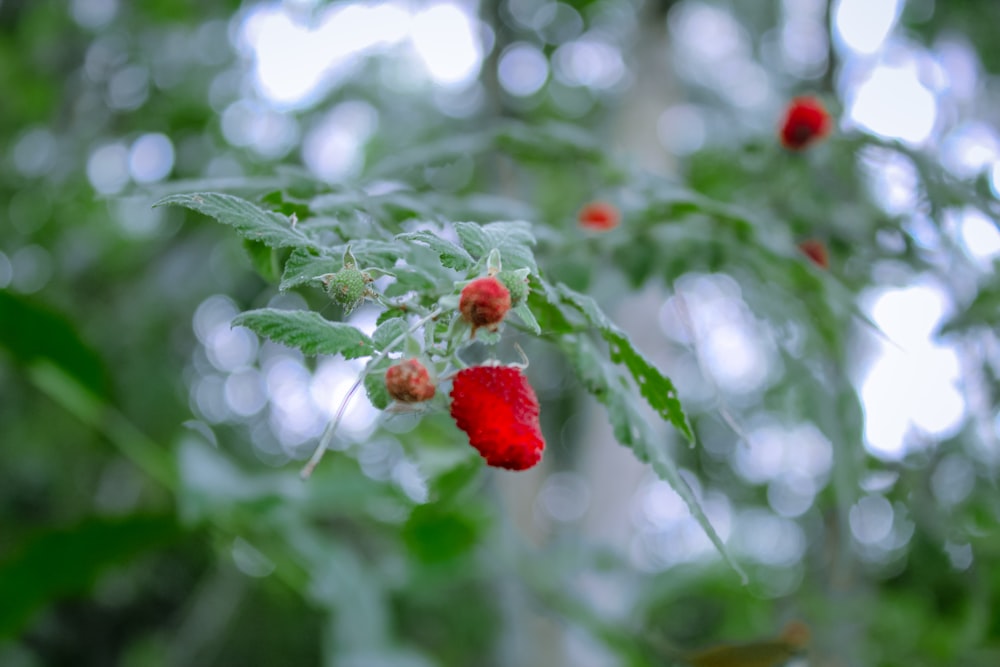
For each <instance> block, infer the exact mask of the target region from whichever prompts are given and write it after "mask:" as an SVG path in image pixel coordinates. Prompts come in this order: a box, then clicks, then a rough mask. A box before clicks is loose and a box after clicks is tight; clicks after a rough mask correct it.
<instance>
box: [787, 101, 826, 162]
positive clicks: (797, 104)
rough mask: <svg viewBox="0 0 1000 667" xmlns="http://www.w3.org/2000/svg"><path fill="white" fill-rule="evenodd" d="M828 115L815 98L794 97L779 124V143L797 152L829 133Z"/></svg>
mask: <svg viewBox="0 0 1000 667" xmlns="http://www.w3.org/2000/svg"><path fill="white" fill-rule="evenodd" d="M830 128H831V121H830V114H829V113H827V111H826V109H825V108H824V107H823V103H822V102H820V101H819V100H818V99H816V98H815V97H796V98H795V99H793V100H792V101H791V103H789V105H788V110H787V111H786V112H785V120H784V121H783V122H782V124H781V143H782V144H783V145H784V146H785V148H788V149H791V150H799V149H802V148H805V147H806V146H808V145H809V144H811V143H812V142H814V141H816V140H817V139H821V138H823V137H825V136H826V135H827V134H829V133H830Z"/></svg>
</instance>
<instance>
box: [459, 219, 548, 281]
mask: <svg viewBox="0 0 1000 667" xmlns="http://www.w3.org/2000/svg"><path fill="white" fill-rule="evenodd" d="M455 231H456V232H457V233H458V238H459V239H460V240H461V241H462V245H463V246H464V247H465V249H466V250H468V251H469V254H470V255H472V256H473V257H474V258H476V259H477V260H478V259H480V258H483V257H485V256H487V255H488V254H489V253H490V251H491V250H493V249H496V250H499V251H500V257H501V259H502V261H503V267H504V269H506V270H508V271H513V270H514V269H523V268H529V269H531V271H532V273H537V272H538V266H537V265H536V264H535V255H534V253H533V252H532V251H531V246H533V245H534V244H535V237H534V235H533V234H532V233H531V225H530V224H528V223H527V222H524V221H522V220H518V221H511V222H490V223H488V224H485V225H479V224H477V223H474V222H456V223H455Z"/></svg>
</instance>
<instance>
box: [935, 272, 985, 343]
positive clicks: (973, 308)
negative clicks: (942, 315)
mask: <svg viewBox="0 0 1000 667" xmlns="http://www.w3.org/2000/svg"><path fill="white" fill-rule="evenodd" d="M998 315H1000V284H997V283H994V284H990V285H986V286H984V287H982V288H980V290H979V293H978V294H977V295H976V298H975V299H973V300H972V303H970V304H969V305H968V307H966V308H962V309H961V310H959V311H958V313H957V314H956V315H955V316H954V317H951V318H949V319H948V321H946V322H945V323H944V324H943V325H942V326H941V328H940V330H939V331H938V334H939V335H944V334H949V333H955V332H960V331H964V330H966V329H971V328H974V327H989V328H992V327H995V326H996V323H997V316H998Z"/></svg>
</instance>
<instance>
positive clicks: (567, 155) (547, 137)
mask: <svg viewBox="0 0 1000 667" xmlns="http://www.w3.org/2000/svg"><path fill="white" fill-rule="evenodd" d="M496 142H497V145H498V146H499V147H500V148H501V149H502V150H504V151H506V152H508V153H510V154H511V155H512V156H514V157H516V158H519V159H521V160H526V161H540V162H563V161H565V162H567V163H570V164H572V163H577V162H595V163H602V162H605V161H606V154H607V149H606V148H605V147H604V146H603V145H602V144H600V143H598V142H597V141H596V140H595V139H594V135H593V134H591V133H589V132H587V131H585V130H583V129H582V128H580V127H578V126H576V125H571V124H569V123H558V122H548V123H545V124H542V125H538V126H529V125H524V124H520V123H509V124H507V125H505V126H504V127H502V128H500V130H499V131H498V132H497V135H496Z"/></svg>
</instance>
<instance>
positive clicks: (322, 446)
mask: <svg viewBox="0 0 1000 667" xmlns="http://www.w3.org/2000/svg"><path fill="white" fill-rule="evenodd" d="M442 312H443V311H442V310H441V309H440V308H435V309H434V310H432V311H431V312H430V313H428V314H427V315H425V316H423V317H421V318H420V319H419V320H417V321H416V322H415V323H414V324H413V326H411V327H410V328H409V329H407V330H406V331H405V332H404V333H401V334H400V335H398V336H396V337H395V338H394V339H392V341H390V342H389V344H388V345H386V346H385V347H384V348H382V351H381V352H379V353H378V354H376V355H375V356H373V357H372V358H371V359H369V360H368V363H367V364H365V367H364V368H363V369H361V372H360V373H359V374H358V379H357V380H355V381H354V384H353V385H351V388H350V389H348V390H347V395H346V396H344V400H343V401H341V402H340V407H338V408H337V413H336V414H335V415H334V417H333V421H331V422H330V425H329V426H327V427H326V431H324V432H323V437H321V438H320V440H319V444H318V445H317V446H316V451H314V452H313V455H312V456H311V457H310V458H309V462H308V463H306V465H305V467H303V468H302V472H300V473H299V476H300V477H302V479H303V480H307V479H309V477H310V476H311V475H312V473H313V470H315V468H316V466H317V465H318V464H319V462H320V460H322V458H323V454H325V453H326V450H327V448H329V446H330V442H331V441H332V440H333V434H334V433H335V432H336V431H337V427H338V426H339V425H340V421H341V420H342V419H343V418H344V413H346V412H347V406H348V404H350V402H351V398H353V397H354V394H355V393H356V392H357V391H358V389H359V388H360V387H361V383H362V382H364V381H365V376H367V375H368V373H369V371H371V369H372V368H373V367H374V366H375V364H377V363H378V362H380V361H382V360H383V359H385V357H386V356H387V355H388V354H389V353H390V352H392V350H393V348H395V347H396V346H397V345H399V344H400V343H402V342H403V341H405V340H406V339H407V338H408V337H409V336H410V335H411V334H413V333H414V332H415V331H416V330H417V329H419V328H420V327H422V326H424V325H425V324H427V323H428V322H430V321H431V320H433V319H434V318H435V317H437V316H438V315H440V314H441V313H442Z"/></svg>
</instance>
